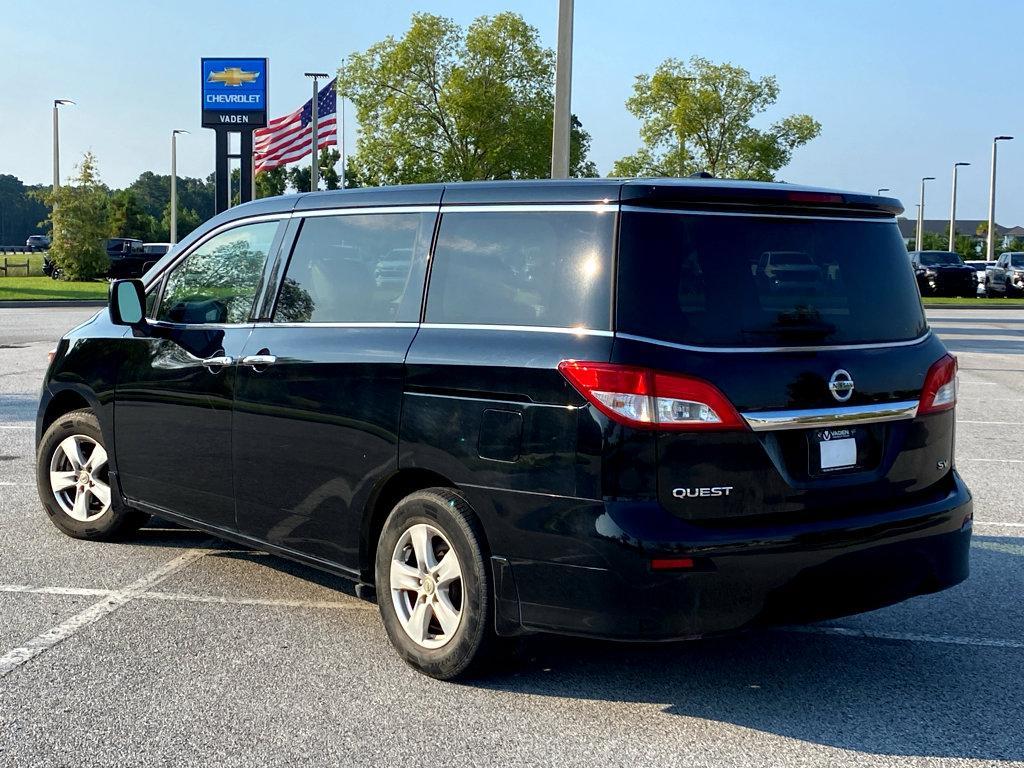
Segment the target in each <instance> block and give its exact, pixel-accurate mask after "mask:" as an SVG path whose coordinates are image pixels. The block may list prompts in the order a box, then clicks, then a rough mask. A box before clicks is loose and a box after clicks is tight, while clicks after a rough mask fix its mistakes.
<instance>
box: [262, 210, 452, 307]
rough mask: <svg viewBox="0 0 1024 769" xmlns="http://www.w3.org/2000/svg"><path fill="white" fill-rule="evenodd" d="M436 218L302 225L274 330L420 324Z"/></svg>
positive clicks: (357, 218)
mask: <svg viewBox="0 0 1024 769" xmlns="http://www.w3.org/2000/svg"><path fill="white" fill-rule="evenodd" d="M435 218H436V217H435V214H432V213H430V214H426V213H423V214H417V213H405V214H388V213H380V214H348V215H338V216H316V217H309V218H307V219H306V220H305V221H304V222H303V223H302V229H301V230H300V231H299V237H298V240H297V241H296V243H295V249H294V250H293V251H292V256H291V260H290V261H289V263H288V271H287V273H286V274H285V277H284V281H283V282H282V283H281V289H280V291H279V293H278V297H277V306H276V307H275V309H274V317H273V320H274V322H275V323H368V322H374V323H380V322H416V321H418V320H419V317H420V303H421V302H422V299H423V278H424V275H425V274H426V264H427V249H428V248H429V247H430V237H431V234H432V233H433V228H434V220H435Z"/></svg>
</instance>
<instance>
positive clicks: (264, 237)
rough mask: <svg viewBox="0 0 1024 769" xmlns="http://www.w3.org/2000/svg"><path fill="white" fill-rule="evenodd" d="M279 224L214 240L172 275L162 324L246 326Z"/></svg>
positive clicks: (248, 227) (237, 231) (262, 224)
mask: <svg viewBox="0 0 1024 769" xmlns="http://www.w3.org/2000/svg"><path fill="white" fill-rule="evenodd" d="M277 227H278V222H259V223H258V224H246V225H242V226H240V227H235V228H234V229H231V230H228V231H226V232H222V233H221V234H219V235H216V236H214V237H212V238H210V239H209V240H208V241H206V242H205V243H203V245H201V246H200V247H199V248H197V249H196V250H195V251H193V252H192V253H191V254H189V255H188V256H187V257H186V258H185V260H184V261H183V262H181V263H180V264H179V265H178V266H177V267H175V268H174V269H173V270H172V271H171V272H170V274H168V276H167V283H166V288H165V289H164V298H163V301H162V302H161V303H160V310H159V312H158V313H157V318H156V319H157V320H165V321H170V322H171V323H244V322H245V321H246V320H248V318H249V312H250V311H251V310H252V303H253V300H254V299H255V298H256V291H257V290H258V288H259V282H260V274H261V273H262V271H263V265H264V263H265V262H266V260H267V255H268V254H269V253H270V245H271V243H273V242H274V235H275V233H276V232H277Z"/></svg>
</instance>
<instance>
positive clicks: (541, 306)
mask: <svg viewBox="0 0 1024 769" xmlns="http://www.w3.org/2000/svg"><path fill="white" fill-rule="evenodd" d="M614 226H615V214H614V213H612V212H610V211H608V212H603V213H595V212H591V211H521V212H508V213H506V212H494V211H487V212H484V211H465V212H463V211H456V212H448V213H445V214H444V216H443V218H442V220H441V230H440V232H439V233H438V239H437V246H436V249H435V253H434V265H433V267H432V268H431V273H430V288H429V291H428V295H427V311H426V320H427V322H430V323H465V324H481V325H515V326H544V327H555V328H569V327H584V328H591V329H608V328H609V323H610V321H611V253H612V233H613V231H614Z"/></svg>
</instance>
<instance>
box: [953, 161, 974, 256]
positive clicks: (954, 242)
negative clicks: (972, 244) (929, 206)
mask: <svg viewBox="0 0 1024 769" xmlns="http://www.w3.org/2000/svg"><path fill="white" fill-rule="evenodd" d="M969 165H970V163H954V164H953V196H952V198H951V199H950V201H949V250H950V251H956V172H957V169H959V168H960V166H969Z"/></svg>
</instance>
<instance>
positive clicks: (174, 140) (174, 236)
mask: <svg viewBox="0 0 1024 769" xmlns="http://www.w3.org/2000/svg"><path fill="white" fill-rule="evenodd" d="M187 133H188V131H186V130H185V129H184V128H175V129H174V130H173V131H171V245H172V246H173V245H174V244H175V243H177V242H178V134H187Z"/></svg>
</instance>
